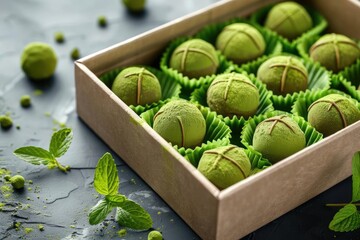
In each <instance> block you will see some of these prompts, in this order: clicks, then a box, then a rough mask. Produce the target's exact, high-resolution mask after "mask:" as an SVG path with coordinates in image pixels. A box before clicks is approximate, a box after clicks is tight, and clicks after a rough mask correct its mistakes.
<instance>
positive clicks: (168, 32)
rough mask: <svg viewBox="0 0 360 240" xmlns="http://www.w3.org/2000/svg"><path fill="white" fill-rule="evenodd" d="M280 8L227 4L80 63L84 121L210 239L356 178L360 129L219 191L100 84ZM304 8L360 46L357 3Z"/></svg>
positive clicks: (254, 1) (346, 0) (250, 227)
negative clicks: (108, 75)
mask: <svg viewBox="0 0 360 240" xmlns="http://www.w3.org/2000/svg"><path fill="white" fill-rule="evenodd" d="M274 2H278V1H276V0H266V1H265V0H244V1H220V2H218V3H216V4H214V5H212V6H210V7H208V8H205V9H203V10H201V11H197V12H195V13H193V14H191V15H188V16H185V17H183V18H180V19H177V20H175V21H173V22H170V23H168V24H165V25H163V26H161V27H158V28H156V29H154V30H151V31H149V32H146V33H144V34H141V35H139V36H137V37H134V38H132V39H129V40H127V41H125V42H122V43H119V44H117V45H114V46H111V47H109V48H107V49H104V50H103V51H100V52H97V53H95V54H92V55H90V56H87V57H85V58H82V59H80V60H79V61H77V62H76V63H75V79H76V96H77V112H78V115H79V116H80V117H81V118H82V119H83V121H84V122H85V123H86V124H88V125H89V126H90V128H92V129H93V130H94V131H95V132H96V134H98V135H99V136H100V137H101V138H102V139H103V140H104V141H105V142H106V143H107V144H108V145H109V146H110V147H111V148H112V149H113V150H114V151H115V152H116V153H117V154H119V155H120V156H121V157H122V158H123V159H124V161H125V162H126V163H127V164H128V165H129V166H130V167H131V168H132V169H133V170H134V171H136V172H137V173H138V174H139V175H140V176H141V177H142V178H143V179H144V180H145V181H146V182H147V183H148V184H149V185H150V186H151V187H152V188H153V189H154V190H155V191H156V192H157V193H158V194H159V195H160V196H161V197H162V198H163V199H164V200H165V201H166V202H167V203H168V204H169V205H170V206H171V207H172V208H173V209H174V210H175V211H176V212H177V213H178V214H179V215H180V216H181V217H182V218H183V219H184V220H185V221H186V222H187V224H189V225H190V226H191V228H193V229H194V231H195V232H196V233H197V234H199V235H200V236H201V237H202V238H203V239H222V240H223V239H239V238H241V237H243V236H245V235H246V234H248V233H250V232H252V231H254V230H256V229H257V228H259V227H261V226H263V225H265V224H266V223H268V222H270V221H272V220H274V219H276V218H277V217H279V216H281V215H282V214H284V213H286V212H288V211H290V210H291V209H293V208H295V207H297V206H298V205H300V204H302V203H304V202H305V201H307V200H309V199H311V198H312V197H314V196H316V195H318V194H319V193H321V192H323V191H325V190H326V189H328V188H330V187H332V186H333V185H335V184H336V183H338V182H340V181H342V180H343V179H345V178H347V177H348V176H350V175H351V158H352V156H353V154H354V153H355V152H356V151H358V150H359V149H360V141H359V139H360V122H357V123H355V124H353V125H351V126H349V127H347V128H346V129H343V130H342V131H339V132H337V133H336V134H334V135H332V136H330V137H328V138H326V139H324V140H322V141H320V142H318V143H317V144H314V145H312V146H310V147H307V148H306V149H304V150H302V151H300V152H298V153H296V154H294V155H292V156H290V157H289V158H287V159H286V160H283V161H281V162H280V163H277V164H276V165H274V166H272V167H270V168H268V169H267V170H265V171H263V172H260V173H258V174H256V175H254V176H251V177H249V178H248V179H245V180H243V181H241V182H239V183H237V184H235V185H233V186H231V187H229V188H227V189H225V190H223V191H219V190H218V189H217V188H216V187H215V186H214V185H212V184H211V183H210V182H209V181H208V180H207V179H206V178H205V177H204V176H203V175H202V174H200V173H199V172H198V171H197V170H196V169H195V168H194V167H193V166H192V165H191V164H190V163H189V162H187V161H186V160H185V159H184V158H183V157H182V156H181V155H180V154H179V153H178V152H177V151H176V150H174V149H173V148H172V147H171V146H170V145H169V144H168V143H167V142H166V141H165V140H164V139H163V138H161V137H160V136H159V135H158V134H157V133H156V132H155V131H153V130H152V129H151V127H150V126H148V125H147V124H146V123H145V122H144V121H143V120H142V119H141V118H140V117H139V116H137V115H136V114H135V113H134V112H133V111H132V110H131V109H130V108H129V107H127V106H126V104H124V103H123V102H122V101H121V100H120V99H119V98H118V97H117V96H115V95H114V94H113V93H112V92H111V90H110V89H108V88H107V87H106V86H105V85H104V84H103V83H102V82H101V81H100V80H99V79H98V76H100V75H101V74H102V73H104V72H106V71H109V70H111V69H114V68H116V67H120V66H128V65H134V64H154V61H158V59H159V57H160V56H161V54H162V53H163V51H164V49H165V48H166V46H167V45H168V43H169V41H171V40H172V39H175V38H176V37H179V36H183V35H189V34H193V33H195V32H197V31H198V30H199V29H200V28H201V27H203V26H204V25H206V24H210V23H214V22H219V21H224V20H227V19H229V18H232V17H235V16H248V15H249V14H250V13H252V12H254V11H256V10H257V9H259V8H261V7H263V6H266V5H268V4H270V3H274ZM305 4H308V5H309V6H312V7H313V8H315V9H317V10H318V11H320V12H321V13H322V14H323V15H324V16H325V17H326V18H327V20H328V22H329V25H330V31H336V32H339V33H343V34H346V35H348V36H350V37H354V38H357V39H360V29H359V28H356V27H355V26H360V7H359V3H357V2H356V1H355V0H354V1H350V0H339V1H327V0H313V1H309V2H306V3H305ZM343 13H346V14H343Z"/></svg>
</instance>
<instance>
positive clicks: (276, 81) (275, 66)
mask: <svg viewBox="0 0 360 240" xmlns="http://www.w3.org/2000/svg"><path fill="white" fill-rule="evenodd" d="M257 78H258V79H259V80H260V81H262V82H263V83H265V84H266V87H267V89H268V90H271V91H273V93H274V94H275V95H283V96H285V95H286V94H292V93H294V92H299V91H305V90H306V89H307V85H308V72H307V70H306V67H305V66H304V64H303V63H302V62H301V61H300V60H298V59H297V58H295V57H290V56H275V57H272V58H270V59H268V60H267V61H265V62H264V63H262V64H261V66H260V67H259V69H258V71H257Z"/></svg>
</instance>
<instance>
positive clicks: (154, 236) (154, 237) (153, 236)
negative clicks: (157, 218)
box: [148, 231, 163, 240]
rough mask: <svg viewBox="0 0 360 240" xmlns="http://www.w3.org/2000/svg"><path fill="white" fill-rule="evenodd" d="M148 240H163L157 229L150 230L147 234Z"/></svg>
mask: <svg viewBox="0 0 360 240" xmlns="http://www.w3.org/2000/svg"><path fill="white" fill-rule="evenodd" d="M148 240H163V237H162V234H161V232H159V231H151V232H149V234H148Z"/></svg>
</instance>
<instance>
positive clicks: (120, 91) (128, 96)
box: [112, 67, 161, 106]
mask: <svg viewBox="0 0 360 240" xmlns="http://www.w3.org/2000/svg"><path fill="white" fill-rule="evenodd" d="M112 91H113V92H114V93H115V94H116V95H117V96H118V97H119V98H120V99H121V100H123V101H124V102H125V103H126V104H127V105H135V106H136V105H145V104H150V103H154V102H157V101H159V100H160V99H161V86H160V83H159V80H158V79H157V77H156V76H155V75H154V74H152V73H151V72H150V71H148V70H146V69H145V68H143V67H128V68H125V69H123V70H122V71H121V72H120V73H119V74H118V75H117V77H116V78H115V80H114V83H113V85H112Z"/></svg>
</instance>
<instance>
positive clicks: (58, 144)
mask: <svg viewBox="0 0 360 240" xmlns="http://www.w3.org/2000/svg"><path fill="white" fill-rule="evenodd" d="M72 138H73V134H72V130H71V129H70V128H63V129H60V130H59V131H57V132H54V133H53V135H52V137H51V141H50V147H49V151H47V150H45V149H43V148H40V147H34V146H27V147H21V148H18V149H16V150H15V151H14V155H15V156H17V157H18V158H20V159H22V160H25V161H26V162H28V163H31V164H34V165H41V164H42V165H45V166H47V167H48V168H49V169H53V168H55V167H57V168H59V169H60V170H61V171H63V172H67V171H69V170H70V166H62V165H61V164H60V163H59V162H58V161H57V159H56V158H59V157H61V156H63V155H64V154H65V153H66V152H67V150H68V149H69V147H70V145H71V142H72Z"/></svg>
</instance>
